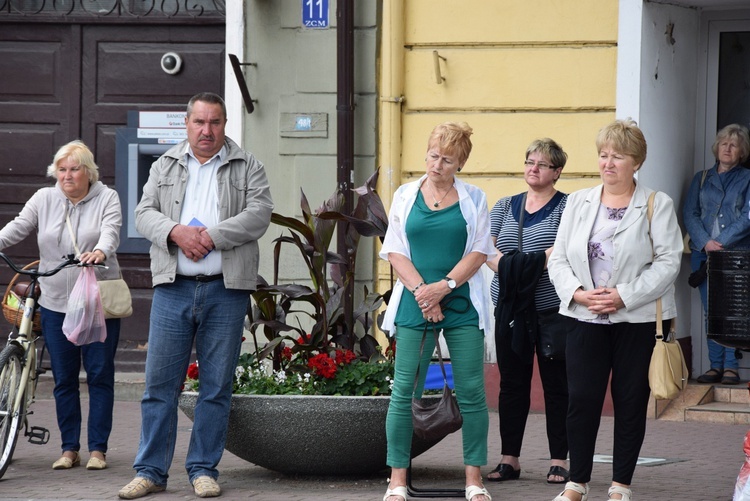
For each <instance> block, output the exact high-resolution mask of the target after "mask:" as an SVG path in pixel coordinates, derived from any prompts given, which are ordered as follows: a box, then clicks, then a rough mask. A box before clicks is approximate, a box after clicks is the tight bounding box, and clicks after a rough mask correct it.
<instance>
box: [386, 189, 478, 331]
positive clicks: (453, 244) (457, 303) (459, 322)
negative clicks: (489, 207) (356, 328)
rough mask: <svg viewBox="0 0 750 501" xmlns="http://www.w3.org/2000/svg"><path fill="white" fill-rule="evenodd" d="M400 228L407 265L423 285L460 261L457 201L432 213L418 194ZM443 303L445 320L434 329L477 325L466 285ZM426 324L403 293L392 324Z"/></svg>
mask: <svg viewBox="0 0 750 501" xmlns="http://www.w3.org/2000/svg"><path fill="white" fill-rule="evenodd" d="M404 229H405V231H406V238H407V240H408V241H409V247H410V250H411V262H412V263H413V264H414V267H415V268H416V269H417V270H418V271H419V273H420V274H421V275H422V279H423V280H424V282H425V283H426V284H429V283H432V282H437V281H439V280H442V279H443V278H445V277H446V276H447V275H448V274H449V273H450V271H451V270H452V269H453V267H454V266H456V263H458V262H459V261H460V260H461V259H462V258H463V255H464V249H465V248H466V238H467V228H466V220H465V219H464V216H463V214H461V207H460V205H459V203H458V202H456V203H454V204H453V205H451V206H450V207H447V208H445V209H443V210H438V211H432V210H430V209H429V207H427V205H426V204H425V201H424V198H423V197H422V193H421V192H419V193H418V194H417V200H416V201H415V202H414V206H413V207H412V209H411V212H409V216H408V217H407V218H406V226H405V228H404ZM451 278H453V277H451ZM459 298H463V299H459ZM446 301H448V302H449V305H448V308H443V315H445V319H444V320H443V321H441V322H436V323H435V326H436V327H437V328H438V329H442V328H446V327H462V326H470V325H473V326H476V325H479V315H478V314H477V311H476V310H475V309H474V306H473V305H472V304H471V298H470V296H469V284H468V282H467V283H465V284H463V285H461V286H460V287H456V289H455V290H454V291H451V292H450V293H449V294H448V295H447V296H445V298H443V303H445V302H446ZM463 310H466V311H463ZM426 322H427V321H426V320H425V319H424V317H423V316H422V310H420V309H419V306H418V305H417V301H416V300H415V299H414V295H413V294H411V293H410V292H409V291H406V290H405V291H404V294H403V295H402V296H401V302H400V303H399V306H398V313H396V320H395V323H396V325H397V326H398V325H400V326H402V327H408V328H411V329H420V328H422V327H424V324H425V323H426Z"/></svg>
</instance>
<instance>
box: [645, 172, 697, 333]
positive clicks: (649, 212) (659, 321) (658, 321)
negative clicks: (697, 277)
mask: <svg viewBox="0 0 750 501" xmlns="http://www.w3.org/2000/svg"><path fill="white" fill-rule="evenodd" d="M705 178H706V174H705V171H704V174H703V179H705ZM701 184H703V180H701ZM654 198H656V192H655V191H653V192H651V195H649V196H648V208H647V210H646V215H647V216H648V238H649V240H651V255H652V256H653V255H654V239H653V238H652V237H651V217H652V216H653V215H654ZM672 328H674V319H672ZM656 339H664V327H663V326H662V318H661V298H659V299H657V300H656Z"/></svg>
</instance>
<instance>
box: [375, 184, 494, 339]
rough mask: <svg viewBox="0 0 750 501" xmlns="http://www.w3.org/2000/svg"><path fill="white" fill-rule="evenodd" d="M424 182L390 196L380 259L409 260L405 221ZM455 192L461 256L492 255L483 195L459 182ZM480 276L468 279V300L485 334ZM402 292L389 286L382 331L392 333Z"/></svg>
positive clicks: (399, 287)
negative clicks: (462, 231)
mask: <svg viewBox="0 0 750 501" xmlns="http://www.w3.org/2000/svg"><path fill="white" fill-rule="evenodd" d="M426 178H427V176H426V175H424V176H422V177H421V178H420V179H419V181H414V182H411V183H407V184H404V185H402V186H400V187H399V188H398V189H397V190H396V193H395V194H394V195H393V203H392V204H391V210H390V214H389V215H388V231H387V232H386V234H385V239H384V240H383V247H382V248H381V249H380V254H379V255H380V257H381V258H382V259H385V260H386V261H387V260H388V254H390V253H391V252H395V253H397V254H403V255H404V256H406V257H407V258H409V259H411V251H410V250H409V241H408V239H407V238H406V230H405V226H406V218H407V217H409V213H410V212H411V209H412V207H413V206H414V202H416V200H417V193H418V192H419V187H420V186H421V185H422V182H423V181H424V180H425V179H426ZM455 186H456V192H458V203H459V207H460V209H461V214H462V215H463V216H464V219H465V220H466V247H465V248H464V254H463V255H464V256H466V255H467V254H469V253H471V252H480V253H482V254H485V255H487V256H488V257H491V256H494V255H495V254H496V250H495V246H494V245H492V239H491V237H490V214H489V210H488V208H487V197H486V196H485V194H484V192H483V191H482V190H480V189H479V188H477V187H476V186H474V185H471V184H468V183H464V182H463V181H461V180H460V179H455ZM440 238H441V237H440V235H435V241H436V245H437V246H439V242H440ZM482 280H483V279H482V273H481V272H479V271H478V272H477V273H475V274H474V276H472V277H471V278H469V296H470V297H471V303H472V304H473V305H474V308H475V309H476V310H477V313H478V314H479V328H480V329H482V330H486V329H487V327H488V326H489V325H490V318H489V315H490V312H489V307H488V304H487V298H486V297H485V296H484V294H483V292H482V291H483V281H482ZM403 292H404V284H402V283H401V280H397V281H396V285H394V286H393V293H392V294H391V299H390V301H389V302H388V308H387V309H386V310H385V316H384V317H383V329H384V330H387V331H392V330H393V326H394V321H395V320H396V313H397V312H398V306H399V304H400V303H401V295H402V294H403Z"/></svg>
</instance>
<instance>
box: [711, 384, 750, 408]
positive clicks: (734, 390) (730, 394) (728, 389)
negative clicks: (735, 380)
mask: <svg viewBox="0 0 750 501" xmlns="http://www.w3.org/2000/svg"><path fill="white" fill-rule="evenodd" d="M714 401H715V402H727V403H737V404H746V405H748V406H750V391H748V387H747V385H745V384H742V383H740V384H739V385H734V386H729V385H716V386H714Z"/></svg>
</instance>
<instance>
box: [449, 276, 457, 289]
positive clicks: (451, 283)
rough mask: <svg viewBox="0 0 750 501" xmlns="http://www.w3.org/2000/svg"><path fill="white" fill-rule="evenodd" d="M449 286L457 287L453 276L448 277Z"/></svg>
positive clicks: (450, 287) (451, 287)
mask: <svg viewBox="0 0 750 501" xmlns="http://www.w3.org/2000/svg"><path fill="white" fill-rule="evenodd" d="M448 288H449V289H455V288H456V281H455V280H453V279H452V278H450V279H448Z"/></svg>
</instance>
